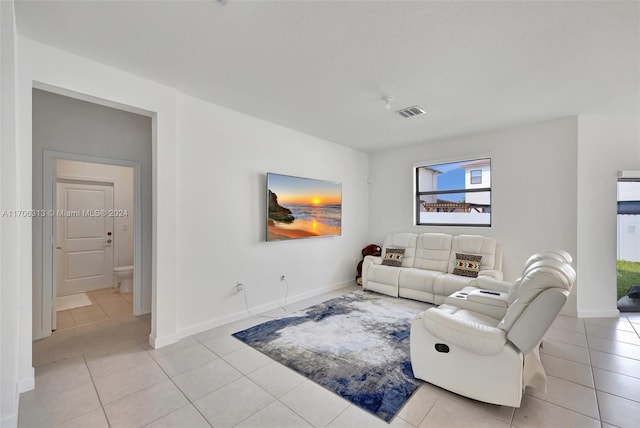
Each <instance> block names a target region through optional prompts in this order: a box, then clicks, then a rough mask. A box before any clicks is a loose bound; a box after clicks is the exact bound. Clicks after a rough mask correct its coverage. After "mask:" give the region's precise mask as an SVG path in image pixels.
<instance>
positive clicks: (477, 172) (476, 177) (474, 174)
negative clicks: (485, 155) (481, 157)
mask: <svg viewBox="0 0 640 428" xmlns="http://www.w3.org/2000/svg"><path fill="white" fill-rule="evenodd" d="M471 184H482V170H481V169H472V170H471Z"/></svg>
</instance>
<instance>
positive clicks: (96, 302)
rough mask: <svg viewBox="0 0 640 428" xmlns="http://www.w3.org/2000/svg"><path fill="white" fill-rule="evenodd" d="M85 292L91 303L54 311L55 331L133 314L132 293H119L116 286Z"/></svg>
mask: <svg viewBox="0 0 640 428" xmlns="http://www.w3.org/2000/svg"><path fill="white" fill-rule="evenodd" d="M86 294H87V296H88V297H89V299H90V300H91V302H92V303H93V305H90V306H83V307H81V308H76V309H69V310H66V311H59V312H56V324H57V326H56V327H57V330H56V331H62V330H67V329H69V328H75V327H79V326H83V325H88V324H93V323H95V322H98V321H105V320H109V319H114V318H119V317H122V316H130V315H131V314H133V293H123V294H121V293H120V292H119V290H118V289H117V288H104V289H101V290H95V291H88V292H87V293H86Z"/></svg>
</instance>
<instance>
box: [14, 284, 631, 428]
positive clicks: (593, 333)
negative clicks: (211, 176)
mask: <svg viewBox="0 0 640 428" xmlns="http://www.w3.org/2000/svg"><path fill="white" fill-rule="evenodd" d="M355 288H356V287H355V286H354V287H348V288H346V289H342V290H338V291H336V292H332V293H326V294H323V295H322V296H318V297H316V298H313V299H308V300H305V301H302V302H298V303H295V304H291V305H288V310H289V312H291V311H295V310H298V309H301V308H303V307H306V306H309V305H312V304H314V303H317V302H320V301H323V300H327V299H330V298H333V297H335V296H337V295H340V294H343V293H345V292H349V291H351V290H353V289H355ZM282 313H283V312H282V310H281V309H277V310H274V311H271V312H270V313H268V314H269V315H272V316H277V315H280V314H282ZM264 321H265V318H261V317H256V316H252V317H249V318H247V319H244V320H242V321H238V322H235V323H231V324H228V325H225V326H221V327H218V328H215V329H212V330H208V331H205V332H202V333H199V334H196V335H193V336H191V337H187V338H184V339H182V340H180V341H179V342H177V343H175V344H172V345H169V346H166V347H164V348H160V349H152V348H151V347H150V346H149V345H148V334H149V318H148V317H146V318H144V317H142V318H138V317H133V316H131V317H129V318H122V317H120V318H115V319H111V320H103V321H100V322H97V323H93V324H90V325H88V326H85V327H75V328H72V329H67V330H62V331H61V332H56V333H55V334H54V336H52V337H51V338H48V339H45V340H43V341H38V342H34V365H35V366H36V389H35V390H33V391H30V392H27V393H24V394H22V396H21V399H20V415H19V427H21V428H26V427H53V426H56V427H91V428H94V427H95V428H98V427H141V426H146V427H185V428H197V427H210V426H214V427H231V426H238V427H261V428H262V427H310V426H316V427H323V426H328V427H375V426H380V427H384V426H387V425H390V426H395V427H430V426H435V427H440V426H446V427H450V426H460V427H471V426H473V427H477V426H488V427H520V428H524V427H569V426H571V427H613V426H618V427H637V426H638V420H640V336H639V335H638V332H640V314H629V313H627V314H621V315H620V317H618V318H613V319H611V318H607V319H586V320H585V319H576V318H571V317H565V316H561V317H559V318H558V319H557V320H556V321H555V323H554V325H553V327H552V328H551V329H550V330H549V333H548V335H547V337H546V338H545V341H544V346H543V348H542V351H541V355H542V359H543V363H544V365H545V368H546V370H547V375H548V391H547V393H546V394H543V393H539V392H536V391H530V390H527V392H526V394H525V396H524V398H523V400H522V405H521V407H520V408H518V409H514V408H511V407H505V406H495V405H490V404H486V403H481V402H477V401H474V400H470V399H467V398H464V397H461V396H458V395H456V394H452V393H450V392H448V391H445V390H443V389H440V388H438V387H435V386H433V385H430V384H427V383H424V384H422V385H421V387H420V388H419V389H418V391H416V393H415V394H414V395H413V397H412V398H411V399H410V401H409V402H408V403H407V405H406V406H405V407H404V409H402V411H401V412H400V413H399V415H398V416H397V417H396V418H395V419H394V420H393V421H392V422H391V424H386V423H384V422H382V421H381V420H379V419H377V418H376V417H374V416H371V415H370V414H368V413H366V412H364V411H362V410H360V409H359V408H358V407H355V406H353V405H351V404H350V403H349V402H347V401H345V400H343V399H342V398H340V397H338V396H336V395H334V394H332V393H331V392H329V391H327V390H325V389H324V388H322V387H319V386H318V385H316V384H315V383H313V382H310V381H309V380H307V379H306V378H304V377H302V376H300V375H298V374H297V373H295V372H293V371H291V370H290V369H288V368H286V367H284V366H282V365H280V364H278V363H276V362H274V361H272V360H270V359H269V358H266V357H265V356H264V355H262V354H260V353H259V352H257V351H255V350H254V349H252V348H250V347H248V346H247V345H245V344H243V343H242V342H240V341H238V340H236V339H234V338H233V337H231V336H230V334H231V333H233V332H236V331H238V330H242V329H244V328H247V327H250V326H253V325H256V324H260V323H262V322H264ZM83 329H84V330H83Z"/></svg>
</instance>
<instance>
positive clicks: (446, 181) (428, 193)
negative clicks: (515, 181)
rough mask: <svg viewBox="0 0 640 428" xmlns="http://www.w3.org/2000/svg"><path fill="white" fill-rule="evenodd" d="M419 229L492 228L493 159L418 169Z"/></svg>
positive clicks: (417, 217)
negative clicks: (435, 227) (426, 227)
mask: <svg viewBox="0 0 640 428" xmlns="http://www.w3.org/2000/svg"><path fill="white" fill-rule="evenodd" d="M415 205H416V207H415V213H416V225H419V226H421V225H447V226H486V227H488V226H491V159H489V158H486V159H473V160H467V161H459V162H449V163H441V164H434V165H421V166H418V167H416V195H415Z"/></svg>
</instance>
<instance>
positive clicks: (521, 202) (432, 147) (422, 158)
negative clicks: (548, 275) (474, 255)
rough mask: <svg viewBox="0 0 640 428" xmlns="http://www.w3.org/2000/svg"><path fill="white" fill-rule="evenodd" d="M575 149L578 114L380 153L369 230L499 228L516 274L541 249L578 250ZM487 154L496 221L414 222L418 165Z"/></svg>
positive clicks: (496, 232)
mask: <svg viewBox="0 0 640 428" xmlns="http://www.w3.org/2000/svg"><path fill="white" fill-rule="evenodd" d="M576 155H577V119H576V118H566V119H558V120H552V121H548V122H543V123H538V124H533V125H526V126H520V127H516V128H510V129H504V130H500V131H495V132H488V133H483V134H476V135H471V136H465V137H459V138H452V139H447V140H441V141H435V142H431V143H425V144H420V145H415V146H409V147H404V148H400V149H393V150H388V151H384V152H379V153H374V154H373V155H372V156H371V166H370V176H371V187H370V195H371V196H370V197H371V208H370V216H371V217H370V219H371V220H370V234H369V235H370V238H371V240H372V242H377V243H380V244H381V243H382V241H383V240H384V237H385V235H386V234H387V233H390V232H397V231H414V232H418V233H424V232H444V233H451V234H454V235H456V234H482V235H487V236H493V237H495V238H496V239H497V240H498V241H499V242H500V243H501V244H502V245H503V246H504V249H505V254H504V265H503V270H504V273H505V278H506V279H509V280H513V279H515V278H517V277H518V276H519V275H520V273H521V269H522V265H523V264H524V262H525V261H526V259H527V258H528V257H529V256H530V255H531V254H533V253H534V252H537V251H541V250H544V249H550V248H563V249H565V250H567V251H569V252H570V253H571V254H573V255H574V256H575V255H576V207H577V199H576V188H577V183H576V174H577V173H576V168H577V161H576ZM482 157H490V158H491V184H492V186H491V187H492V211H493V214H492V226H491V227H490V228H486V227H447V226H442V227H438V226H419V227H416V226H414V224H413V198H414V196H413V193H412V192H413V188H414V184H413V181H414V176H413V171H414V169H413V167H414V165H416V164H419V163H424V164H434V163H442V162H449V161H456V160H465V159H475V158H482ZM390 177H391V178H393V179H390Z"/></svg>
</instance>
